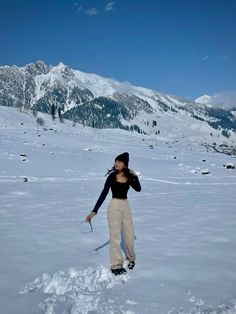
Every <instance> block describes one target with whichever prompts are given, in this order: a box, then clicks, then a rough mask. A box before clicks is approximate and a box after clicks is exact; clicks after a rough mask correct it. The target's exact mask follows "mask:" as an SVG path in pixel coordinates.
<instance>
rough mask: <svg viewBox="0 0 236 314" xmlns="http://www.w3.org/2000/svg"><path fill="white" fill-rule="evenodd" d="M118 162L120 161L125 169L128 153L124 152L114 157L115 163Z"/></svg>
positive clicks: (127, 163) (127, 162)
mask: <svg viewBox="0 0 236 314" xmlns="http://www.w3.org/2000/svg"><path fill="white" fill-rule="evenodd" d="M116 160H119V161H122V162H123V163H124V164H125V165H126V166H127V167H128V165H129V153H127V152H125V153H123V154H120V155H118V156H117V157H116V159H115V161H116Z"/></svg>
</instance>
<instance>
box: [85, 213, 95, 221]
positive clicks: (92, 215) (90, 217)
mask: <svg viewBox="0 0 236 314" xmlns="http://www.w3.org/2000/svg"><path fill="white" fill-rule="evenodd" d="M95 215H96V213H95V212H93V211H91V212H90V214H89V215H88V216H87V217H86V221H87V222H90V221H91V220H92V218H93V217H94V216H95Z"/></svg>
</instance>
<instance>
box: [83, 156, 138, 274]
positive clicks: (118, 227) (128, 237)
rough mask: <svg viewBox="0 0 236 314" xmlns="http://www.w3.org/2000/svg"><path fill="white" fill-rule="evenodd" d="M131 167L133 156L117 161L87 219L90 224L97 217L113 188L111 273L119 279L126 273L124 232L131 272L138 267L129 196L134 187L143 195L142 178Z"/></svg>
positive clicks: (109, 220) (110, 212)
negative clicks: (122, 248)
mask: <svg viewBox="0 0 236 314" xmlns="http://www.w3.org/2000/svg"><path fill="white" fill-rule="evenodd" d="M128 165H129V154H128V153H127V152H125V153H123V154H121V155H118V156H117V157H116V159H115V163H114V166H113V167H112V169H111V170H110V171H108V173H107V174H109V176H108V178H107V180H106V182H105V185H104V188H103V190H102V192H101V194H100V196H99V198H98V200H97V203H96V204H95V206H94V209H93V210H92V211H91V213H90V214H89V215H88V216H87V217H86V221H88V222H90V221H91V219H92V218H93V217H94V216H95V215H96V214H97V212H98V209H99V208H100V206H101V205H102V203H103V202H104V200H105V198H106V196H107V194H108V192H109V190H110V188H111V191H112V199H111V201H110V203H109V206H108V211H107V220H108V227H109V233H110V262H111V272H112V273H113V274H115V275H121V274H124V273H126V270H125V268H124V267H123V263H124V259H123V256H122V252H121V247H120V242H121V232H122V233H123V236H124V240H125V255H126V258H127V260H128V268H129V269H133V268H134V266H135V252H134V228H133V222H132V216H131V209H130V206H129V202H128V199H127V193H128V190H129V187H130V186H131V187H132V188H133V189H134V190H135V191H137V192H140V191H141V186H140V183H139V179H138V176H137V175H136V173H135V172H134V171H132V170H130V169H129V168H128Z"/></svg>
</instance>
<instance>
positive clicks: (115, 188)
mask: <svg viewBox="0 0 236 314" xmlns="http://www.w3.org/2000/svg"><path fill="white" fill-rule="evenodd" d="M130 186H131V187H132V188H133V189H134V190H135V191H137V192H140V191H141V185H140V182H139V179H138V176H136V175H133V174H130V175H129V178H128V180H127V182H125V183H122V182H118V181H117V180H116V172H115V171H113V172H112V173H111V174H110V175H109V176H108V178H107V180H106V182H105V184H104V188H103V190H102V192H101V194H100V196H99V198H98V200H97V202H96V204H95V206H94V208H93V212H95V213H97V212H98V210H99V208H100V207H101V205H102V203H103V202H104V200H105V198H106V197H107V194H108V192H109V190H110V188H111V191H112V198H120V199H126V198H127V193H128V190H129V187H130Z"/></svg>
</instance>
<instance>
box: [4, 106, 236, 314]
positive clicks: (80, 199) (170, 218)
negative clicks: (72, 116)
mask: <svg viewBox="0 0 236 314" xmlns="http://www.w3.org/2000/svg"><path fill="white" fill-rule="evenodd" d="M41 116H42V117H43V118H44V120H45V122H46V124H45V128H47V130H43V128H42V127H37V125H36V119H35V118H34V117H33V116H32V115H31V113H20V112H18V111H16V110H15V109H13V108H5V107H0V313H1V314H16V313H17V314H18V313H22V314H31V313H36V314H37V313H48V314H49V313H58V314H59V313H60V314H62V313H63V314H65V313H72V314H75V313H90V314H92V313H93V314H94V313H127V314H128V313H129V314H131V313H149V314H152V313H158V314H162V313H163V314H164V313H171V314H174V313H227V314H232V313H236V232H235V230H236V206H235V204H236V193H235V191H236V170H233V169H232V170H230V169H226V168H225V167H223V165H224V164H226V163H227V162H234V163H235V161H236V160H235V159H233V158H232V157H230V156H226V155H223V154H217V153H215V152H207V151H206V150H205V149H204V147H202V146H199V145H197V144H195V143H194V142H187V141H185V142H183V139H180V140H179V141H175V142H171V141H168V140H167V139H163V138H160V139H158V140H157V139H155V138H152V137H147V136H144V135H139V134H136V133H134V134H132V133H127V132H125V131H121V130H95V129H91V128H83V127H82V126H80V125H76V126H75V127H73V126H72V122H71V121H66V122H65V123H64V124H60V123H59V122H58V121H56V122H55V124H54V123H53V122H52V120H51V118H50V117H49V116H46V115H42V114H41ZM150 145H153V146H150ZM152 147H153V149H152ZM125 151H128V152H129V153H130V168H132V169H134V170H135V171H137V172H138V173H139V175H140V182H141V185H142V192H141V193H136V192H135V191H131V190H130V191H129V200H130V204H131V207H132V211H133V219H134V225H135V234H136V241H135V248H136V254H137V265H136V267H135V269H134V270H133V271H132V272H129V273H128V274H127V275H123V276H121V277H119V278H115V277H113V276H112V275H111V274H110V272H109V256H108V245H107V241H108V228H107V221H106V208H107V205H108V202H109V199H110V194H109V196H108V197H107V199H106V201H105V203H104V204H103V206H102V207H101V209H100V211H99V213H98V215H97V216H96V217H95V218H94V219H93V232H90V226H89V224H87V223H82V224H80V223H81V222H83V221H84V219H85V217H86V215H87V214H88V212H89V211H90V210H91V209H92V208H93V206H94V204H95V202H96V200H97V198H98V196H99V194H100V192H101V190H102V187H103V184H104V181H105V177H104V174H105V173H106V171H107V169H108V168H110V167H111V166H112V164H113V161H114V158H115V156H116V155H117V154H119V153H122V152H125ZM203 160H205V161H203ZM205 169H208V170H209V171H210V174H208V175H202V174H201V171H202V170H205ZM25 178H27V179H28V182H24V181H25Z"/></svg>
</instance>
